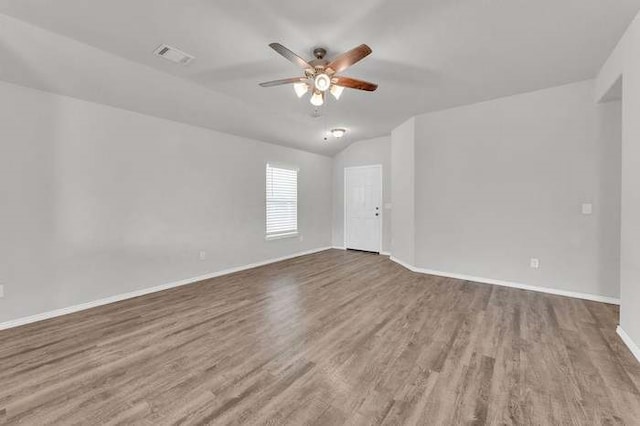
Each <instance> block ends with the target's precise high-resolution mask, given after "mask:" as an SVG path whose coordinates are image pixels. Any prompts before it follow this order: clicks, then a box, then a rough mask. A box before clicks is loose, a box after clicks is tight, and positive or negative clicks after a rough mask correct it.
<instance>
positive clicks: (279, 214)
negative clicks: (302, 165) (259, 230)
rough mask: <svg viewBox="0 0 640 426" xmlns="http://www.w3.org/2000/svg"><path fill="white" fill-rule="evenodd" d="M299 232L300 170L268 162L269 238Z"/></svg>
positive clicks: (293, 234) (287, 235) (292, 234)
mask: <svg viewBox="0 0 640 426" xmlns="http://www.w3.org/2000/svg"><path fill="white" fill-rule="evenodd" d="M297 234H298V170H297V169H294V168H290V167H289V168H285V167H276V166H274V165H273V164H267V235H266V237H267V239H272V238H282V237H289V236H291V237H292V236H295V235H297Z"/></svg>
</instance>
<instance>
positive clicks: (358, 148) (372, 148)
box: [333, 136, 391, 252]
mask: <svg viewBox="0 0 640 426" xmlns="http://www.w3.org/2000/svg"><path fill="white" fill-rule="evenodd" d="M372 164H381V165H382V200H383V201H382V202H383V204H388V203H391V138H390V137H389V136H384V137H380V138H375V139H368V140H364V141H359V142H355V143H352V144H351V145H349V146H348V147H347V148H345V149H344V150H343V151H341V152H339V153H338V154H336V156H335V157H334V158H333V245H334V246H335V247H343V246H344V168H345V167H357V166H368V165H372ZM380 208H381V209H382V251H383V252H389V251H390V250H391V210H389V209H385V208H384V206H380Z"/></svg>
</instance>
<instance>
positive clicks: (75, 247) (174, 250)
mask: <svg viewBox="0 0 640 426" xmlns="http://www.w3.org/2000/svg"><path fill="white" fill-rule="evenodd" d="M0 117H2V122H1V124H0V185H1V186H0V196H1V198H0V202H1V204H2V205H1V206H0V214H1V215H2V217H0V226H1V227H2V228H0V232H1V234H0V235H1V236H2V237H1V238H0V259H2V261H1V262H0V283H2V284H4V289H5V297H4V298H3V299H0V322H3V321H7V320H10V319H16V318H20V317H24V316H28V315H32V314H37V313H41V312H45V311H49V310H53V309H57V308H63V307H68V306H71V305H75V304H79V303H83V302H88V301H92V300H96V299H100V298H105V297H108V296H112V295H117V294H121V293H125V292H130V291H134V290H139V289H143V288H146V287H151V286H155V285H160V284H164V283H169V282H172V281H176V280H181V279H185V278H189V277H194V276H199V275H202V274H206V273H210V272H214V271H218V270H224V269H227V268H230V267H234V266H240V265H244V264H249V263H253V262H258V261H262V260H267V259H271V258H276V257H280V256H285V255H289V254H293V253H296V252H300V251H304V250H309V249H314V248H320V247H326V246H330V245H331V214H332V197H331V182H332V160H331V158H329V157H324V156H320V155H316V154H310V153H306V152H302V151H297V150H293V149H288V148H284V147H280V146H276V145H270V144H266V143H262V142H258V141H255V140H249V139H243V138H239V137H235V136H230V135H226V134H222V133H217V132H214V131H211V130H207V129H203V128H198V127H193V126H189V125H185V124H180V123H176V122H172V121H167V120H163V119H158V118H153V117H150V116H145V115H141V114H138V113H133V112H129V111H124V110H119V109H116V108H112V107H107V106H102V105H98V104H93V103H89V102H84V101H80V100H77V99H72V98H67V97H63V96H58V95H53V94H49V93H45V92H39V91H36V90H32V89H27V88H23V87H19V86H14V85H11V84H6V83H0ZM267 161H277V162H280V163H287V164H292V165H296V166H298V167H299V168H300V175H299V176H300V177H299V197H300V199H299V227H300V230H301V232H300V233H301V236H302V237H304V241H301V240H300V239H282V240H276V241H265V240H264V233H265V229H264V214H265V207H264V197H265V195H264V191H265V177H264V173H265V172H264V168H265V163H266V162H267ZM200 250H206V251H207V259H206V260H205V261H200V260H199V256H198V255H199V251H200Z"/></svg>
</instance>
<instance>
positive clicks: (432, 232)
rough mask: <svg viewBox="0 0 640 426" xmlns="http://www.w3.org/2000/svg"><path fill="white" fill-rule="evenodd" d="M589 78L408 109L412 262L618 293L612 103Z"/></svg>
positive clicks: (616, 131) (616, 122)
mask: <svg viewBox="0 0 640 426" xmlns="http://www.w3.org/2000/svg"><path fill="white" fill-rule="evenodd" d="M593 87H594V82H593V81H584V82H580V83H574V84H570V85H566V86H561V87H556V88H550V89H545V90H540V91H537V92H532V93H527V94H522V95H517V96H511V97H507V98H502V99H497V100H493V101H489V102H484V103H480V104H475V105H469V106H465V107H461V108H455V109H450V110H445V111H440V112H435V113H430V114H424V115H421V116H418V117H416V119H415V193H416V199H415V209H416V214H415V216H416V219H415V220H416V222H415V229H416V240H415V266H417V267H419V268H425V269H431V270H436V271H443V272H447V273H457V274H465V275H471V276H476V277H482V278H490V279H497V280H504V281H511V282H516V283H520V284H529V285H534V286H541V287H551V288H555V289H559V290H567V291H574V292H580V293H587V294H593V295H599V296H609V297H618V295H619V286H618V281H619V276H618V265H619V251H618V247H619V226H620V223H619V215H620V198H619V197H620V195H619V184H620V160H619V156H620V143H621V142H620V139H621V135H620V119H621V112H620V105H619V103H617V104H616V103H611V104H603V105H597V104H595V103H594V101H593ZM393 164H394V168H395V160H394V162H393ZM394 196H395V193H394ZM394 203H396V204H397V202H396V201H395V199H394ZM582 203H593V205H594V213H593V215H591V216H584V215H582V214H581V204H582ZM394 229H395V227H394ZM394 238H395V234H394ZM530 258H539V259H540V268H539V269H531V268H530V266H529V260H530Z"/></svg>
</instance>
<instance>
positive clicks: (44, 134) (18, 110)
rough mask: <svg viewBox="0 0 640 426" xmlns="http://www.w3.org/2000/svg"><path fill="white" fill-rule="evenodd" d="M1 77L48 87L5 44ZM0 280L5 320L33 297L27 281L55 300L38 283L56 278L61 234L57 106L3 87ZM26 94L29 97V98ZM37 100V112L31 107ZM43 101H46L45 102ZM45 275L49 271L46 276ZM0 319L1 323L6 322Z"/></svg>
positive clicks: (41, 295)
mask: <svg viewBox="0 0 640 426" xmlns="http://www.w3.org/2000/svg"><path fill="white" fill-rule="evenodd" d="M0 55H1V56H2V58H3V59H2V67H0V79H1V80H5V81H9V82H11V83H18V84H19V83H20V82H21V81H26V80H30V81H35V82H37V84H38V85H39V87H41V88H45V87H46V86H47V82H46V81H44V80H43V79H42V78H41V77H40V76H39V75H38V72H37V70H36V69H34V68H33V67H32V66H31V65H30V64H29V63H28V61H26V60H25V59H24V58H22V57H21V56H20V55H19V54H18V53H16V52H14V51H13V50H12V49H11V47H10V46H7V45H6V44H4V43H0ZM0 85H1V86H0V87H1V88H2V91H3V95H2V96H0V116H2V118H3V120H2V124H0V185H1V191H0V193H1V196H2V199H3V203H2V208H1V209H0V215H2V218H0V227H1V229H0V235H2V237H1V238H0V282H1V283H3V284H4V286H5V289H4V290H5V291H4V292H5V297H4V299H3V300H0V307H1V309H0V311H2V313H3V315H2V318H10V317H12V316H15V314H13V313H12V311H13V310H17V309H18V308H19V306H20V305H21V304H23V303H24V302H23V300H26V299H28V298H29V297H30V296H32V295H30V294H29V293H30V292H29V291H28V287H27V286H26V283H29V282H31V283H33V282H38V283H39V285H38V287H37V291H38V295H39V297H38V299H47V298H48V299H53V298H56V297H57V295H56V294H55V292H52V291H51V290H52V288H53V286H47V285H46V283H44V282H39V280H41V277H42V276H43V272H44V273H45V274H46V276H48V277H49V278H50V279H51V280H55V277H56V275H57V272H56V269H55V264H56V263H55V262H54V260H53V255H54V249H53V241H54V239H55V234H56V220H57V219H56V213H57V200H58V194H57V192H56V191H57V188H56V150H57V147H56V146H55V138H53V137H52V135H54V134H56V132H57V131H58V129H57V124H56V123H57V120H56V116H57V110H58V108H59V105H58V102H57V100H56V99H55V98H53V97H46V98H42V97H39V94H38V93H37V92H35V91H31V90H29V89H24V88H22V87H17V86H14V85H12V84H7V83H0ZM25 95H26V96H25ZM29 97H34V98H35V97H38V98H37V101H38V103H39V105H38V108H36V109H33V108H30V107H29V105H32V102H33V101H32V99H28V98H29ZM43 99H45V100H44V101H43ZM45 271H46V272H45ZM2 318H0V321H1V320H2Z"/></svg>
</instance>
